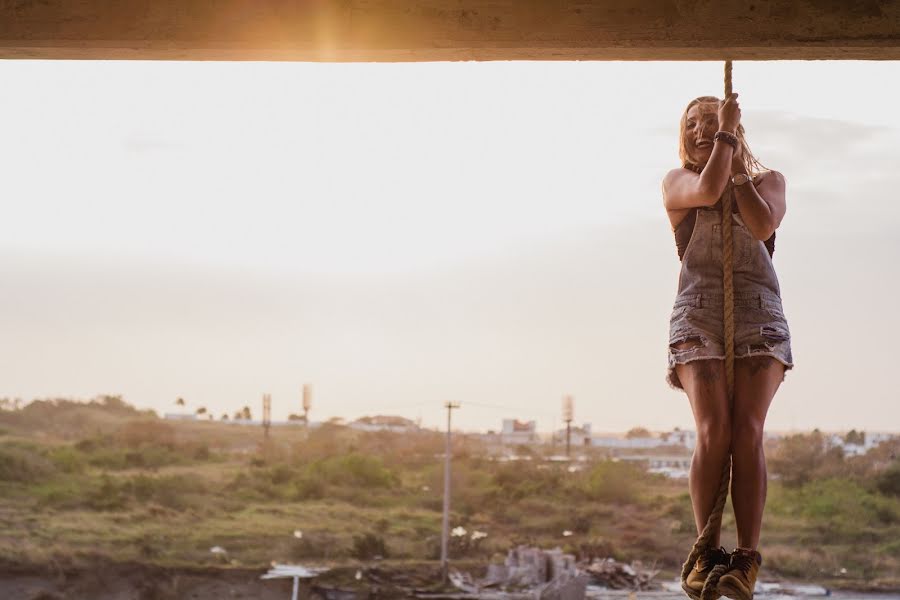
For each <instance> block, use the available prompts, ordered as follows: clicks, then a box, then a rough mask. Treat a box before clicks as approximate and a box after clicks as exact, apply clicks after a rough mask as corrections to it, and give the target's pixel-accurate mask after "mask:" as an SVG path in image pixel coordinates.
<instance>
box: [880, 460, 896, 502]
mask: <svg viewBox="0 0 900 600" xmlns="http://www.w3.org/2000/svg"><path fill="white" fill-rule="evenodd" d="M875 487H876V488H877V489H878V491H879V492H881V493H882V494H884V495H886V496H900V463H897V462H895V463H894V464H893V465H891V466H890V467H889V468H887V469H885V470H884V471H882V472H881V473H879V474H878V475H877V476H876V477H875Z"/></svg>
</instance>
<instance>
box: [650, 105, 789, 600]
mask: <svg viewBox="0 0 900 600" xmlns="http://www.w3.org/2000/svg"><path fill="white" fill-rule="evenodd" d="M737 97H738V95H737V94H731V95H730V96H729V97H728V98H726V99H725V100H724V101H721V100H719V99H718V98H715V97H713V96H702V97H699V98H696V99H694V100H692V101H691V102H690V103H689V104H688V106H687V108H686V109H685V111H684V114H683V115H682V117H681V130H680V136H681V140H680V149H679V156H680V159H681V163H682V167H681V168H677V169H673V170H671V171H669V173H668V174H666V176H665V178H664V180H663V184H662V190H663V201H664V204H665V207H666V212H667V213H668V216H669V219H670V221H671V223H672V230H673V232H674V233H675V242H676V247H677V250H678V256H679V259H680V260H681V272H680V274H679V278H678V294H677V296H676V298H675V304H674V307H673V310H672V316H671V322H670V329H669V354H668V371H667V375H666V381H667V382H668V383H669V385H670V386H671V387H672V388H674V389H676V390H681V391H684V392H685V393H686V394H687V397H688V400H689V401H690V404H691V409H692V410H693V414H694V420H695V422H696V427H697V445H696V447H695V449H694V455H693V459H692V461H691V471H690V480H689V482H690V483H689V486H690V493H691V503H692V505H693V512H694V520H695V522H696V526H697V532H698V535H699V532H700V531H702V530H703V527H704V526H705V525H706V521H707V517H708V516H709V514H710V512H711V511H712V508H713V504H714V503H715V498H716V494H717V491H718V487H719V483H720V479H721V474H722V469H723V467H724V463H725V461H726V459H727V457H728V454H729V453H731V455H732V461H733V463H732V482H731V500H732V505H733V506H734V515H735V521H736V524H737V541H738V546H737V547H736V548H735V549H734V550H733V551H731V552H730V553H729V552H728V551H727V550H725V548H723V547H719V548H718V549H717V550H710V551H707V552H705V553H704V554H703V555H701V557H700V558H699V560H698V561H697V564H696V566H695V568H694V570H693V571H692V572H691V573H690V575H689V576H688V578H687V580H686V581H685V584H684V586H683V587H684V591H685V592H686V593H687V594H688V595H689V596H691V597H692V598H699V595H700V592H701V591H702V589H703V583H704V581H705V580H706V576H707V575H708V574H709V572H710V570H712V568H713V567H714V566H715V565H717V564H726V565H728V571H727V572H726V573H725V574H724V575H723V576H722V577H721V579H720V580H719V585H718V587H717V590H716V591H717V592H718V594H721V595H724V596H727V597H729V598H733V599H734V600H750V599H751V598H752V597H753V589H754V586H755V583H756V578H757V575H758V572H759V568H760V566H761V564H762V554H761V553H760V551H759V549H758V545H759V537H760V527H761V524H762V515H763V507H764V505H765V501H766V481H767V478H766V462H765V455H764V454H763V427H764V424H765V419H766V413H767V411H768V409H769V405H770V404H771V402H772V398H773V396H774V395H775V392H776V391H777V390H778V387H779V385H780V384H781V382H782V381H783V380H784V376H785V373H786V372H787V370H789V369H791V368H792V367H793V359H792V356H791V345H790V329H789V328H788V323H787V319H786V318H785V315H784V311H783V309H782V304H781V290H780V287H779V284H778V277H777V276H776V274H775V268H774V266H773V263H772V256H773V254H774V251H775V230H776V229H777V228H778V226H779V224H780V223H781V219H782V218H783V217H784V213H785V197H784V190H785V184H784V177H783V176H782V175H781V173H779V172H778V171H767V170H764V169H763V167H762V165H761V164H760V163H759V162H758V161H757V160H756V158H755V157H754V156H753V154H752V153H751V152H750V148H749V147H748V145H747V140H746V138H745V135H744V128H743V126H742V125H741V124H740V120H741V111H740V106H739V105H738V100H737ZM730 189H733V190H734V198H735V202H734V203H733V207H732V223H733V244H734V253H733V272H734V328H735V329H734V356H735V363H734V403H733V406H731V405H730V404H729V400H728V397H727V391H726V381H725V366H724V359H725V348H724V344H723V337H722V331H723V328H722V321H723V315H722V311H723V302H724V294H723V292H722V232H721V223H722V213H721V210H722V201H721V198H722V196H723V195H724V194H726V193H729V192H730ZM719 534H720V532H716V534H715V536H714V538H713V545H714V546H719V543H720V539H719V538H720V535H719Z"/></svg>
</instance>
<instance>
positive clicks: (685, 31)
mask: <svg viewBox="0 0 900 600" xmlns="http://www.w3.org/2000/svg"><path fill="white" fill-rule="evenodd" d="M0 58H53V59H163V60H169V59H172V60H176V59H177V60H301V61H435V60H576V59H581V60H723V59H725V58H733V59H735V60H778V59H869V60H897V59H900V0H888V1H879V0H795V1H790V0H745V1H743V2H742V1H739V0H595V1H587V0H581V1H579V0H0Z"/></svg>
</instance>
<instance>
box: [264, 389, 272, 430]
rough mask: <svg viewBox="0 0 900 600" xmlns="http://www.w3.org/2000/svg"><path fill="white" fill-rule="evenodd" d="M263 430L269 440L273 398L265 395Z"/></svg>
mask: <svg viewBox="0 0 900 600" xmlns="http://www.w3.org/2000/svg"><path fill="white" fill-rule="evenodd" d="M262 426H263V430H264V431H265V432H266V439H269V427H271V426H272V396H271V395H270V394H263V420H262Z"/></svg>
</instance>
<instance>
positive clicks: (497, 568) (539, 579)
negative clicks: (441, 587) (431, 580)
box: [449, 546, 590, 600]
mask: <svg viewBox="0 0 900 600" xmlns="http://www.w3.org/2000/svg"><path fill="white" fill-rule="evenodd" d="M449 576H450V581H451V582H452V583H453V585H454V586H456V587H457V588H458V589H460V590H462V591H463V592H466V593H467V594H474V595H479V596H483V597H487V596H490V597H492V598H493V597H498V596H497V594H498V593H503V594H501V595H500V596H499V597H504V596H507V597H510V598H514V597H516V598H517V597H524V598H531V599H533V600H582V599H583V598H584V597H585V590H586V588H587V584H588V581H589V580H590V576H589V575H588V574H587V573H584V572H582V571H581V570H579V569H578V567H577V566H576V564H575V557H574V556H573V555H571V554H564V553H563V551H562V550H561V549H559V548H554V549H553V550H541V549H540V548H530V547H527V546H518V547H516V548H513V549H512V550H510V551H509V553H508V554H507V556H506V560H505V561H504V564H502V565H498V564H490V565H488V568H487V574H486V575H485V577H484V578H482V579H479V580H476V579H474V578H473V577H472V576H471V575H469V574H468V573H460V572H459V571H457V570H455V569H453V570H451V571H450V573H449Z"/></svg>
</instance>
